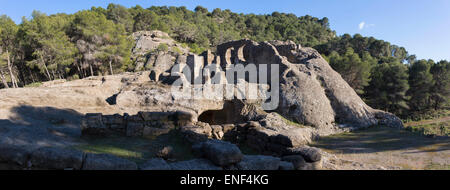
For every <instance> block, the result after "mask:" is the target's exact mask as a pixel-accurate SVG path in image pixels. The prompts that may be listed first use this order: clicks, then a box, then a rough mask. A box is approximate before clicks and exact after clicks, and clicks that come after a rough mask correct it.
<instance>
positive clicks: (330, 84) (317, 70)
mask: <svg viewBox="0 0 450 190" xmlns="http://www.w3.org/2000/svg"><path fill="white" fill-rule="evenodd" d="M217 53H218V55H220V56H221V58H222V62H221V63H222V67H225V66H226V64H234V63H235V60H239V61H240V62H243V63H254V64H256V65H259V64H271V65H279V66H280V75H279V80H280V104H279V106H278V109H277V112H279V113H281V114H282V115H283V116H285V117H287V118H289V119H292V120H294V121H297V122H298V123H302V124H306V125H310V126H314V127H315V128H316V129H317V133H319V134H320V135H328V134H332V133H336V132H338V131H340V130H345V129H340V128H336V126H335V125H334V124H335V123H339V124H343V125H341V126H352V127H355V128H361V127H368V126H371V125H375V124H377V123H378V119H377V118H376V117H375V114H376V113H377V112H378V111H377V110H374V109H372V108H370V107H369V106H367V105H366V104H365V103H364V102H363V101H362V99H361V98H360V97H359V96H358V95H357V94H356V92H355V91H354V90H353V89H352V88H351V87H350V85H348V84H347V83H346V82H345V80H343V79H342V77H341V76H340V75H339V74H338V73H337V72H335V71H334V70H333V69H332V68H331V67H330V65H329V64H328V63H327V62H326V61H325V60H324V59H323V58H322V57H321V55H320V54H319V53H318V52H317V51H316V50H314V49H312V48H304V47H301V46H299V45H296V44H295V43H293V42H280V41H273V42H262V43H256V42H253V41H251V40H239V41H233V42H227V43H224V44H222V45H219V46H218V47H217ZM269 80H270V79H269ZM384 123H388V124H389V125H390V124H394V125H400V124H399V123H398V122H394V123H389V122H384Z"/></svg>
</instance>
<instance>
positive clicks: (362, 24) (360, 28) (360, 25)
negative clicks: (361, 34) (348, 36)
mask: <svg viewBox="0 0 450 190" xmlns="http://www.w3.org/2000/svg"><path fill="white" fill-rule="evenodd" d="M364 26H366V22H364V21H362V22H361V23H359V26H358V27H359V30H362V29H364Z"/></svg>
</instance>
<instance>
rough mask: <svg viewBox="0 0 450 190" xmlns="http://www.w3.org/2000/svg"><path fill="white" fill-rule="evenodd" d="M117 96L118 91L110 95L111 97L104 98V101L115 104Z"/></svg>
mask: <svg viewBox="0 0 450 190" xmlns="http://www.w3.org/2000/svg"><path fill="white" fill-rule="evenodd" d="M117 96H119V93H117V94H114V95H112V96H111V97H109V98H107V99H106V102H108V104H109V105H111V106H112V105H116V104H117Z"/></svg>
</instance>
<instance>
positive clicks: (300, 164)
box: [281, 155, 307, 170]
mask: <svg viewBox="0 0 450 190" xmlns="http://www.w3.org/2000/svg"><path fill="white" fill-rule="evenodd" d="M281 160H283V161H286V162H290V163H292V164H293V165H294V168H295V169H296V170H305V169H306V167H307V166H306V161H305V159H304V158H303V157H302V156H300V155H292V156H285V157H283V158H282V159H281Z"/></svg>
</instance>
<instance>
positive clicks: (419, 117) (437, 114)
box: [403, 108, 450, 123]
mask: <svg viewBox="0 0 450 190" xmlns="http://www.w3.org/2000/svg"><path fill="white" fill-rule="evenodd" d="M448 116H450V109H449V108H445V109H441V110H430V111H427V112H425V113H413V114H411V115H410V116H408V117H407V118H406V119H404V120H403V122H404V123H409V122H414V121H416V122H417V121H426V120H434V119H438V118H443V117H448Z"/></svg>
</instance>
